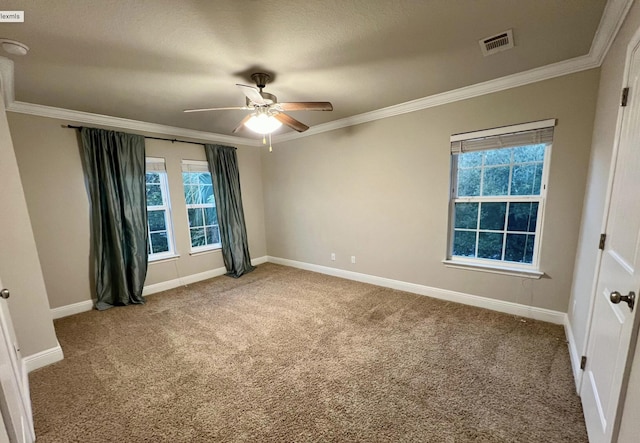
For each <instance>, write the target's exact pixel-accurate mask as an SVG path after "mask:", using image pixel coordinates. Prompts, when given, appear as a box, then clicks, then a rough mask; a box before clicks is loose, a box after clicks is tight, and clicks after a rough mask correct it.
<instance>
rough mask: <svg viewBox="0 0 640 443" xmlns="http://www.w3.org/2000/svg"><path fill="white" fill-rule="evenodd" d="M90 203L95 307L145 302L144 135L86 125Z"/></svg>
mask: <svg viewBox="0 0 640 443" xmlns="http://www.w3.org/2000/svg"><path fill="white" fill-rule="evenodd" d="M80 138H81V139H82V148H83V154H84V164H85V174H86V179H87V180H86V181H87V187H88V191H89V198H90V203H91V234H92V247H93V256H94V266H95V289H96V295H97V298H98V300H97V303H96V308H97V309H99V310H104V309H109V308H112V307H113V306H116V305H128V304H132V303H136V304H141V303H144V298H143V297H142V287H143V285H144V279H145V277H146V275H147V259H148V256H147V242H148V238H147V203H146V189H145V146H144V137H143V136H141V135H134V134H126V133H123V132H114V131H107V130H104V129H93V128H81V129H80Z"/></svg>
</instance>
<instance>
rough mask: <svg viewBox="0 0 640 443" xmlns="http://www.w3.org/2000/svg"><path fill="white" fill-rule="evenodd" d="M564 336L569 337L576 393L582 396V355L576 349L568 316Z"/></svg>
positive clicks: (565, 318)
mask: <svg viewBox="0 0 640 443" xmlns="http://www.w3.org/2000/svg"><path fill="white" fill-rule="evenodd" d="M563 324H564V334H565V336H566V337H567V346H568V347H569V358H570V359H571V370H572V371H573V379H574V381H575V383H576V392H577V393H578V394H580V383H582V374H583V372H582V370H581V369H580V357H581V356H580V354H579V353H578V348H577V347H576V339H575V337H574V336H573V329H572V327H571V320H569V316H568V315H567V314H565V315H564V323H563Z"/></svg>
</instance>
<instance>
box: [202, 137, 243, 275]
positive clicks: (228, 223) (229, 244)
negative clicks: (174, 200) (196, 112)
mask: <svg viewBox="0 0 640 443" xmlns="http://www.w3.org/2000/svg"><path fill="white" fill-rule="evenodd" d="M204 150H205V152H206V154H207V162H208V163H209V171H210V172H211V179H212V181H213V193H214V195H215V198H216V208H217V212H218V225H219V226H220V241H221V243H222V258H223V260H224V266H225V267H226V268H227V271H228V272H227V275H228V276H230V277H235V278H238V277H240V276H241V275H242V274H246V273H247V272H251V271H253V270H254V269H255V267H254V266H251V257H250V255H249V245H248V242H247V228H246V225H245V222H244V211H243V209H242V195H241V193H240V172H239V171H238V157H237V156H236V148H234V147H231V146H221V145H204Z"/></svg>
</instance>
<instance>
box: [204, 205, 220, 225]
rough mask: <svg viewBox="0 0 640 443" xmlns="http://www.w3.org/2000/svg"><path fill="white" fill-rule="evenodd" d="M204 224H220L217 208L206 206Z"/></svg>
mask: <svg viewBox="0 0 640 443" xmlns="http://www.w3.org/2000/svg"><path fill="white" fill-rule="evenodd" d="M204 224H205V225H217V224H218V213H217V212H216V208H205V209H204Z"/></svg>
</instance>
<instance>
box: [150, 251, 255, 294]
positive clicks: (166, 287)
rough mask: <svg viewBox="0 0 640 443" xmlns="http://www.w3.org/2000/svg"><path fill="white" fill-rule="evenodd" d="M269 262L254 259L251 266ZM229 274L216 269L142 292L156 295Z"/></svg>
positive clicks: (164, 282) (167, 282)
mask: <svg viewBox="0 0 640 443" xmlns="http://www.w3.org/2000/svg"><path fill="white" fill-rule="evenodd" d="M266 262H267V256H263V257H258V258H254V259H252V260H251V264H252V265H254V266H257V265H261V264H262V263H266ZM226 273H227V270H226V268H216V269H211V270H209V271H205V272H200V273H198V274H192V275H186V276H184V277H180V278H176V279H173V280H167V281H163V282H160V283H155V284H153V285H148V286H145V287H144V289H143V290H142V295H150V294H155V293H158V292H162V291H168V290H169V289H175V288H179V287H180V286H187V285H190V284H192V283H196V282H199V281H202V280H207V279H210V278H214V277H220V276H221V275H224V274H226Z"/></svg>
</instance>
